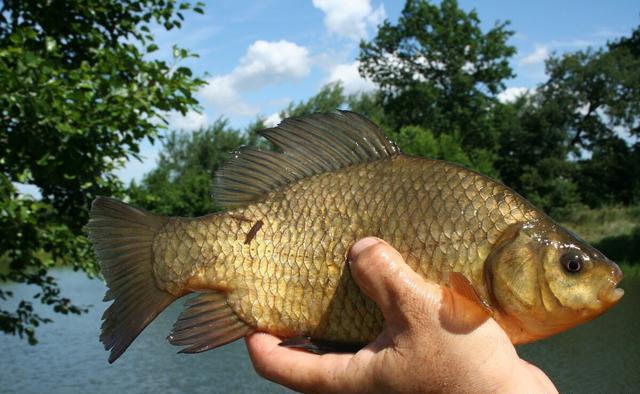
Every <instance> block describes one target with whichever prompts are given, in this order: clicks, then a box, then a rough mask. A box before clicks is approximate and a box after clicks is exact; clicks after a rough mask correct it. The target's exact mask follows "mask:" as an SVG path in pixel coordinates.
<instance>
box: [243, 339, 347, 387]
mask: <svg viewBox="0 0 640 394" xmlns="http://www.w3.org/2000/svg"><path fill="white" fill-rule="evenodd" d="M245 341H246V345H247V350H248V351H249V356H250V357H251V361H252V362H253V366H254V368H255V369H256V372H258V374H259V375H260V376H262V377H264V378H265V379H269V380H271V381H272V382H275V383H278V384H281V385H283V386H287V387H289V388H290V389H293V390H296V391H302V392H315V391H323V392H327V391H338V390H339V389H340V387H342V388H344V385H345V382H344V374H342V371H344V370H345V369H346V366H347V364H348V363H349V360H350V359H351V357H352V355H350V354H323V355H318V354H311V353H308V352H305V351H301V350H296V349H292V348H286V347H282V346H279V344H280V342H281V340H280V339H279V338H277V337H275V336H273V335H270V334H266V333H262V332H259V333H255V334H252V335H250V336H248V337H246V338H245Z"/></svg>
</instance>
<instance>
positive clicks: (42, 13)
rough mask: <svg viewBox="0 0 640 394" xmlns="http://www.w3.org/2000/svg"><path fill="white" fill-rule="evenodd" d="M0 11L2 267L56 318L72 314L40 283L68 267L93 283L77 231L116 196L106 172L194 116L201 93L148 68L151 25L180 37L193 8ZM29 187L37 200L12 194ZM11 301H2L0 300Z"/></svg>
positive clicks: (18, 314)
mask: <svg viewBox="0 0 640 394" xmlns="http://www.w3.org/2000/svg"><path fill="white" fill-rule="evenodd" d="M1 7H2V8H1V9H0V131H1V134H0V258H1V259H3V260H4V261H8V271H7V272H6V273H2V274H1V275H0V282H2V281H6V280H11V281H15V282H22V283H27V284H33V285H36V286H39V287H40V292H39V293H38V294H37V296H36V298H38V299H39V301H40V302H42V303H44V304H46V305H50V306H51V307H52V309H53V310H54V311H56V312H61V313H80V312H81V311H82V309H81V308H79V307H77V306H74V305H73V304H72V303H71V301H70V300H68V299H65V298H62V297H60V296H59V288H58V286H57V284H56V282H55V280H54V279H53V278H52V277H51V276H50V275H49V274H48V270H49V268H51V267H52V266H56V265H71V266H72V267H74V268H75V269H82V270H85V271H87V272H88V273H90V274H95V272H96V265H95V261H94V259H93V257H92V255H91V253H90V252H89V247H88V242H87V240H86V239H85V238H84V237H82V236H81V235H82V231H81V229H82V226H83V225H84V224H85V223H86V221H87V218H88V206H89V203H90V201H92V199H93V198H94V197H96V196H97V195H119V194H122V185H121V183H120V181H119V180H118V179H117V178H116V176H115V175H114V173H113V170H115V169H116V168H118V167H120V166H121V165H122V163H123V161H124V159H125V158H126V157H127V156H134V157H135V156H136V155H137V153H138V144H139V142H140V140H141V139H143V138H145V137H148V138H153V137H154V136H155V135H156V133H157V128H158V126H157V125H156V124H155V123H154V122H155V119H163V114H164V113H165V111H171V110H173V111H178V112H182V113H186V111H187V110H189V109H193V108H196V104H197V102H196V100H195V98H194V97H193V96H192V91H194V90H195V89H196V88H198V87H199V86H200V85H201V84H202V83H203V81H201V80H200V79H198V78H195V77H193V75H192V73H191V71H190V70H189V69H188V68H186V67H179V66H178V62H179V61H180V60H181V59H183V58H186V57H189V56H192V55H191V54H190V53H189V52H188V51H187V50H184V49H180V48H174V63H173V64H169V63H167V62H165V61H160V60H149V57H148V56H147V54H149V53H151V52H153V51H155V50H156V49H157V45H156V44H154V39H153V36H152V35H151V34H150V33H149V32H150V25H151V24H158V25H161V26H164V28H166V29H173V28H179V27H180V26H181V23H182V20H183V19H184V15H183V12H184V11H185V10H189V9H193V10H194V11H196V12H202V10H201V8H200V5H199V4H197V5H196V6H195V7H192V6H191V5H190V4H189V3H184V2H176V1H173V0H168V1H167V0H147V1H128V2H121V1H116V0H88V1H78V0H53V1H46V2H44V1H43V2H41V1H16V0H8V1H7V0H6V1H4V2H2V5H1ZM16 182H17V183H23V184H30V185H34V186H36V187H37V188H38V189H39V191H40V193H41V196H42V197H41V198H40V199H39V200H36V199H34V198H32V197H30V196H23V195H21V194H20V193H18V192H17V189H16V186H15V183H16ZM10 296H11V295H10V294H9V293H7V292H0V298H7V297H10ZM45 321H48V320H47V319H43V318H41V317H40V316H38V315H37V314H35V313H34V312H33V307H32V305H31V303H30V302H29V301H26V300H23V301H22V302H21V303H20V304H19V307H18V309H16V310H15V311H9V310H4V309H3V310H0V329H1V330H2V331H4V332H6V333H12V334H18V335H20V336H23V335H26V336H27V337H28V339H29V341H30V342H31V343H34V342H35V336H34V329H35V327H36V326H37V325H38V324H39V323H42V322H45Z"/></svg>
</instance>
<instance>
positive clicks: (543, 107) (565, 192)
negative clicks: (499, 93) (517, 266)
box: [494, 93, 579, 213]
mask: <svg viewBox="0 0 640 394" xmlns="http://www.w3.org/2000/svg"><path fill="white" fill-rule="evenodd" d="M494 116H495V118H496V119H500V121H499V122H498V123H499V124H500V125H501V128H500V130H499V133H498V134H499V139H498V146H499V148H498V151H497V153H498V155H497V157H498V159H497V160H496V162H495V166H496V167H497V169H498V171H499V173H500V178H501V180H502V181H503V182H504V183H505V184H507V185H509V186H510V187H512V188H514V189H515V190H516V191H518V192H519V193H521V194H522V195H523V196H525V197H526V198H527V199H529V200H530V201H531V202H532V203H533V204H534V205H536V206H538V207H540V208H542V209H543V210H545V211H546V212H549V213H554V211H555V210H556V209H557V208H561V207H564V206H566V205H569V204H572V203H575V202H577V201H578V199H579V196H578V193H577V186H576V185H575V183H574V180H573V178H574V173H575V171H576V164H575V162H571V161H569V160H568V155H569V148H568V139H569V137H568V135H567V131H566V129H565V128H564V125H563V124H562V122H559V121H558V120H559V119H562V118H563V117H564V109H563V108H562V107H561V106H559V105H556V103H554V102H545V101H544V100H543V98H542V96H541V95H540V94H538V93H532V94H530V95H527V96H523V97H520V98H519V99H517V100H516V101H515V102H513V103H509V104H505V105H502V106H500V107H499V108H497V109H496V112H495V114H494Z"/></svg>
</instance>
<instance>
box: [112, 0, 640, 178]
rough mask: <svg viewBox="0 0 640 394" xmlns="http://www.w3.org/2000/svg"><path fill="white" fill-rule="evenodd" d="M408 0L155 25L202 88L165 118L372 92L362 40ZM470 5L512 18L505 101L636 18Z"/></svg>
mask: <svg viewBox="0 0 640 394" xmlns="http://www.w3.org/2000/svg"><path fill="white" fill-rule="evenodd" d="M403 5H404V1H390V0H386V1H380V0H258V1H255V0H254V1H245V0H234V1H227V0H222V1H220V0H219V1H208V2H206V7H205V14H204V15H198V14H188V15H187V19H186V21H185V23H184V27H183V28H182V29H180V30H175V31H171V32H166V31H164V30H162V29H160V28H158V29H155V30H154V33H155V34H156V39H157V43H158V45H159V46H160V50H159V51H158V52H157V54H156V56H158V57H160V58H165V59H167V60H168V59H170V56H171V46H172V44H177V45H179V46H181V47H185V48H188V49H190V50H192V51H194V52H196V53H198V54H199V55H200V57H199V58H197V59H190V60H188V61H186V62H184V63H183V64H184V65H187V66H189V67H191V69H192V70H193V71H194V72H195V73H196V74H198V75H204V74H205V73H206V74H207V76H206V80H207V82H208V85H207V86H206V87H204V88H203V89H202V90H201V91H199V92H198V94H197V97H198V99H199V100H200V104H201V106H202V109H203V111H202V113H201V114H198V113H195V112H194V113H189V114H187V116H186V117H182V116H178V115H176V114H170V115H169V119H170V123H171V124H170V127H171V128H174V129H179V130H183V132H189V131H191V130H193V129H195V128H198V127H201V126H203V125H206V124H207V123H210V122H213V121H215V120H216V119H217V118H219V117H221V116H224V117H226V118H228V119H229V120H230V122H231V124H232V125H233V126H235V127H239V128H242V127H244V126H246V125H247V124H248V123H249V122H250V121H252V120H254V119H255V118H256V116H263V117H265V118H267V119H268V120H269V121H270V122H276V121H277V113H278V112H279V111H280V110H281V109H282V108H284V107H285V106H286V105H287V104H288V103H289V102H291V101H294V102H298V101H300V100H304V99H307V98H309V97H311V96H313V95H314V94H315V93H317V91H318V89H319V88H320V87H321V86H323V85H324V84H326V83H327V82H331V81H337V80H340V81H342V82H343V84H344V86H345V88H346V90H347V92H349V93H351V92H358V91H363V90H368V89H372V88H374V85H373V84H372V83H371V82H370V81H366V80H363V79H362V78H360V77H359V76H358V74H357V72H356V70H357V64H356V63H355V60H356V57H357V55H358V43H359V40H360V39H370V38H371V37H373V35H374V34H375V31H376V26H377V25H378V24H379V23H380V22H382V21H383V20H384V19H389V20H390V21H392V22H395V21H397V19H398V16H399V15H400V13H401V11H402V7H403ZM460 6H461V7H462V8H463V9H465V10H471V9H473V8H475V9H476V10H477V12H478V15H479V18H480V20H481V21H482V25H483V28H484V29H485V31H486V30H488V29H489V28H491V27H492V26H493V25H494V23H495V22H496V21H505V20H509V21H511V25H510V28H511V29H512V30H513V31H515V35H514V36H513V37H512V38H511V40H510V43H511V44H512V45H514V46H516V48H517V50H518V53H517V55H516V56H515V57H514V58H513V60H512V67H513V69H514V70H515V72H516V74H517V76H516V77H515V78H514V79H511V80H509V81H507V87H508V89H507V91H505V92H504V94H503V96H502V98H503V99H509V97H512V96H513V95H515V94H518V93H521V92H523V91H525V90H526V89H531V88H534V87H535V86H536V85H537V84H539V83H541V82H543V81H544V80H545V74H544V60H545V59H546V58H547V57H548V56H549V55H550V54H551V53H554V52H555V53H563V52H566V51H575V50H580V49H586V48H587V47H589V46H591V47H599V46H601V45H603V44H605V43H606V42H607V40H612V39H615V38H617V37H620V36H623V35H629V34H630V32H631V30H632V29H633V28H634V27H635V26H638V25H639V24H640V4H638V3H637V2H634V1H624V0H616V1H611V2H603V1H598V2H596V1H573V0H571V1H566V0H565V1H546V0H545V1H529V2H514V1H492V0H485V1H481V2H478V1H476V2H472V1H460ZM159 150H160V144H158V143H156V145H155V146H152V145H150V144H149V143H148V142H145V143H144V144H143V145H142V150H141V154H142V156H143V158H144V159H143V161H142V162H139V161H136V160H132V161H129V162H128V163H127V164H126V166H125V168H124V169H122V170H121V171H120V172H119V175H120V177H121V178H122V179H123V180H124V181H125V182H129V181H130V180H131V179H138V180H139V179H141V177H142V175H143V174H144V173H145V172H147V171H149V170H151V169H152V168H153V167H154V166H155V162H156V159H157V156H158V152H159Z"/></svg>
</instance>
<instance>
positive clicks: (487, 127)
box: [359, 0, 515, 150]
mask: <svg viewBox="0 0 640 394" xmlns="http://www.w3.org/2000/svg"><path fill="white" fill-rule="evenodd" d="M506 27H507V23H499V24H496V25H495V26H494V27H493V28H492V29H490V30H489V31H487V32H486V33H485V32H483V31H482V29H481V28H480V20H479V18H478V15H477V13H476V12H475V11H471V12H469V13H467V12H465V11H463V10H462V9H460V8H459V7H458V3H457V1H455V0H443V1H442V2H441V3H440V5H434V4H431V3H429V2H428V1H424V0H407V2H406V4H405V6H404V9H403V11H402V15H401V16H400V18H399V20H398V23H397V24H396V25H393V24H391V23H390V22H389V21H385V22H384V23H383V24H382V26H380V29H379V30H378V33H377V35H376V37H375V38H374V39H373V40H372V41H371V42H363V43H361V45H360V48H361V52H360V56H359V60H360V72H361V73H362V74H363V75H365V76H367V77H369V78H371V79H372V80H373V81H375V82H376V83H378V84H379V86H380V89H381V99H382V103H383V107H384V112H385V117H386V118H387V122H388V124H389V125H390V126H391V127H392V128H393V129H394V130H400V129H401V128H402V127H403V126H407V125H416V126H422V127H424V128H426V129H429V130H432V131H433V132H434V133H435V134H436V135H439V134H441V133H451V134H453V135H456V136H457V137H456V138H458V139H459V140H460V142H461V143H462V145H463V147H465V148H474V149H477V148H481V149H488V150H492V149H493V148H494V147H495V139H496V136H495V132H494V129H495V127H494V124H493V121H492V117H491V114H492V108H493V107H494V106H496V105H499V103H498V102H497V99H496V95H497V94H498V93H499V92H500V91H501V90H502V89H503V88H504V80H505V79H506V78H510V77H512V76H513V72H512V70H511V68H510V66H509V58H510V57H511V56H512V55H513V54H514V53H515V48H514V47H512V46H510V45H507V43H506V42H507V39H508V38H509V37H510V36H511V35H512V34H513V32H511V31H509V30H507V29H506Z"/></svg>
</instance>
